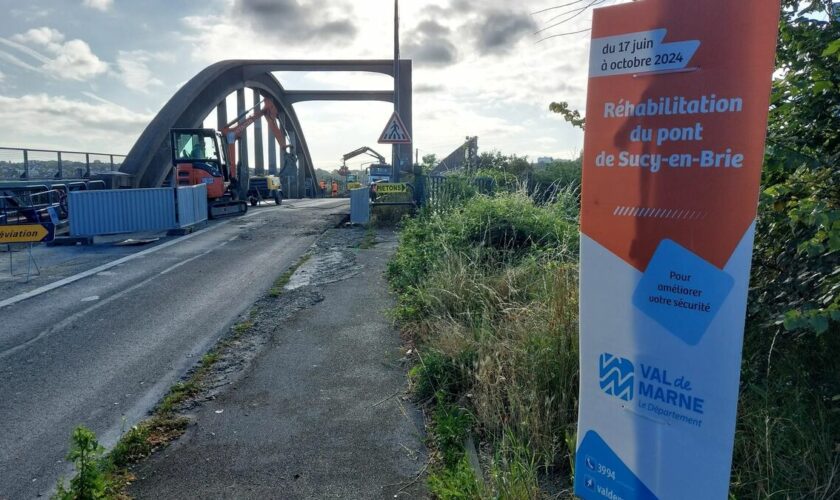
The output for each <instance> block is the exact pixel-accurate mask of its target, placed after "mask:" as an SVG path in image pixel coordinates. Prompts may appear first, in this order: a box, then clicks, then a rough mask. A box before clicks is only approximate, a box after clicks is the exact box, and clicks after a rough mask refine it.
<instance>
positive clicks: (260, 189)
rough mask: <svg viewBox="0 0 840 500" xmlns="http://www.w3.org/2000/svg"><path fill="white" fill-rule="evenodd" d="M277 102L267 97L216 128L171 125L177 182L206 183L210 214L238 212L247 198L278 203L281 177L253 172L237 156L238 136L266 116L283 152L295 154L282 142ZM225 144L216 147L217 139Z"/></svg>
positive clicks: (215, 215)
mask: <svg viewBox="0 0 840 500" xmlns="http://www.w3.org/2000/svg"><path fill="white" fill-rule="evenodd" d="M277 116H278V113H277V108H276V107H275V106H274V104H273V103H272V102H271V101H269V100H262V101H261V102H259V103H258V104H257V105H256V106H254V107H253V108H251V109H249V110H248V111H246V112H245V113H243V114H241V115H240V116H238V117H237V118H236V119H234V120H233V121H231V122H229V123H228V124H227V125H225V127H224V128H223V129H222V130H220V131H216V130H214V129H204V128H202V129H181V128H179V129H172V164H173V166H174V168H175V177H176V179H177V182H176V183H177V185H178V186H195V185H197V184H202V183H203V184H206V185H207V198H208V204H207V208H208V212H209V216H210V218H211V219H214V218H218V217H224V216H227V215H241V214H244V213H245V212H247V211H248V205H247V201H250V202H251V204H252V205H256V204H257V203H259V201H260V200H262V199H267V198H270V199H273V200H274V202H275V203H276V204H278V205H279V204H280V203H281V202H282V199H283V190H282V186H281V184H280V178H279V177H276V176H273V175H269V176H260V177H254V178H251V177H250V175H249V172H248V169H247V168H246V167H245V166H243V165H242V163H241V162H238V161H237V159H236V151H237V141H239V140H240V139H241V138H242V136H243V135H244V134H245V132H246V131H247V129H248V127H249V126H251V125H253V124H254V123H255V122H256V121H257V120H259V119H261V118H263V117H266V122H267V123H268V129H269V132H270V133H271V135H272V136H273V137H274V139H276V140H277V141H278V142H279V143H280V147H281V149H280V150H281V151H283V153H284V154H285V155H293V154H294V153H293V151H291V149H292V148H291V146H288V145H287V144H286V134H285V133H284V131H283V129H282V128H280V126H279V125H278V123H277ZM221 144H224V147H221V148H220V145H221Z"/></svg>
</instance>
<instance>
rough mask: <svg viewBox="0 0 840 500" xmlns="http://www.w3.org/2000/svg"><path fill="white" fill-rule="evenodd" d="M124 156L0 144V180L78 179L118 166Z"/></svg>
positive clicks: (111, 169) (116, 168) (114, 169)
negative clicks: (5, 146) (9, 146)
mask: <svg viewBox="0 0 840 500" xmlns="http://www.w3.org/2000/svg"><path fill="white" fill-rule="evenodd" d="M124 159H125V155H117V154H110V153H91V152H85V151H58V150H51V149H30V148H4V147H0V179H5V180H31V179H82V178H87V177H90V176H91V175H96V174H101V173H105V172H114V171H117V170H119V169H120V166H121V165H122V163H123V160H124Z"/></svg>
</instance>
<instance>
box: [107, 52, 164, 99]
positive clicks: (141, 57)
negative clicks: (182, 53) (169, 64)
mask: <svg viewBox="0 0 840 500" xmlns="http://www.w3.org/2000/svg"><path fill="white" fill-rule="evenodd" d="M173 59H174V58H173V57H172V56H171V55H170V54H155V53H152V52H147V51H145V50H132V51H123V50H121V51H119V53H118V54H117V72H116V75H117V77H118V78H119V79H120V81H122V83H123V84H124V85H125V86H126V87H127V88H129V89H131V90H136V91H138V92H143V93H144V94H148V93H149V92H150V91H151V90H152V89H154V88H155V87H163V81H162V80H161V79H160V78H157V77H156V76H155V71H154V70H153V69H151V68H149V64H153V63H159V62H166V61H172V60H173Z"/></svg>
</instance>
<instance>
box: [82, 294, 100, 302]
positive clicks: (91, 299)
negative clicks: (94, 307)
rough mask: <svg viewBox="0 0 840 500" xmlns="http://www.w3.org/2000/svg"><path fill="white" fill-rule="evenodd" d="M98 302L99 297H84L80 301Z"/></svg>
mask: <svg viewBox="0 0 840 500" xmlns="http://www.w3.org/2000/svg"><path fill="white" fill-rule="evenodd" d="M97 300H99V295H91V296H90V297H85V298H83V299H82V302H94V301H97Z"/></svg>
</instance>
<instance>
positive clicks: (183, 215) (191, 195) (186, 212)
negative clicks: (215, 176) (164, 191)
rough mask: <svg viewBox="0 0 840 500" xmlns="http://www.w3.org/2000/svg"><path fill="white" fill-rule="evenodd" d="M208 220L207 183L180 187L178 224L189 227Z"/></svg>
mask: <svg viewBox="0 0 840 500" xmlns="http://www.w3.org/2000/svg"><path fill="white" fill-rule="evenodd" d="M205 220H207V184H198V185H196V186H190V187H180V188H178V225H179V226H180V227H187V226H191V225H193V224H196V223H198V222H202V221H205Z"/></svg>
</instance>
